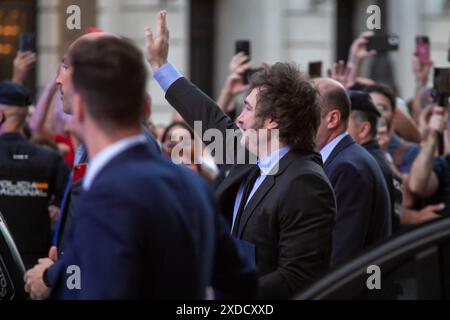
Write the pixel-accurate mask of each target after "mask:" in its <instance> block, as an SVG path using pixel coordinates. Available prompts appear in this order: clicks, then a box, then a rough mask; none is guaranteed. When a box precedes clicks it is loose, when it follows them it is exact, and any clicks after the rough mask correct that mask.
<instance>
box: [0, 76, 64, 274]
mask: <svg viewBox="0 0 450 320" xmlns="http://www.w3.org/2000/svg"><path fill="white" fill-rule="evenodd" d="M29 105H30V95H29V93H28V91H27V90H26V89H25V88H24V87H22V86H21V85H19V84H16V83H14V82H11V81H1V82H0V212H1V213H2V214H3V216H4V218H5V220H6V223H7V224H8V226H9V229H10V230H11V233H12V235H13V237H14V239H15V241H16V244H17V247H18V249H19V252H20V253H21V256H22V258H23V260H24V263H25V265H26V266H27V267H30V266H33V265H34V264H36V263H37V259H38V258H40V257H43V256H46V255H47V253H48V249H49V247H50V244H51V222H50V215H49V210H48V208H49V205H50V203H51V202H52V203H55V204H58V205H59V203H60V201H61V199H62V196H63V193H64V188H65V184H66V183H67V179H68V175H69V172H70V169H69V167H68V166H67V165H66V163H65V162H64V160H63V159H62V157H61V156H60V155H59V154H57V153H56V152H53V151H51V150H48V149H45V148H43V147H40V146H37V145H34V144H32V143H30V142H28V141H27V140H26V139H25V138H24V137H23V136H22V134H21V132H22V129H23V126H24V124H25V122H26V117H27V115H28V106H29Z"/></svg>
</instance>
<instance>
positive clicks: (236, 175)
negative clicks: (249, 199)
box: [215, 165, 254, 201]
mask: <svg viewBox="0 0 450 320" xmlns="http://www.w3.org/2000/svg"><path fill="white" fill-rule="evenodd" d="M253 167H254V165H242V166H235V167H233V168H232V169H231V170H230V173H229V174H228V176H227V177H226V178H225V179H224V180H223V182H222V183H221V184H219V186H218V187H217V189H216V192H215V193H216V196H217V199H219V200H222V199H223V197H224V195H225V194H226V193H227V192H228V191H229V190H230V188H233V186H235V185H240V184H241V183H242V180H243V179H244V178H245V177H246V176H247V175H248V174H249V172H250V171H251V170H252V168H253ZM226 201H229V199H226Z"/></svg>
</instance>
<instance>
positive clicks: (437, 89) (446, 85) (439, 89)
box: [433, 68, 450, 107]
mask: <svg viewBox="0 0 450 320" xmlns="http://www.w3.org/2000/svg"><path fill="white" fill-rule="evenodd" d="M449 96H450V69H449V68H435V69H434V79H433V98H434V101H435V102H437V103H438V104H439V105H440V106H442V107H448V105H449V101H448V98H449Z"/></svg>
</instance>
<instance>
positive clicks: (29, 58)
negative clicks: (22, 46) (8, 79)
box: [12, 51, 37, 85]
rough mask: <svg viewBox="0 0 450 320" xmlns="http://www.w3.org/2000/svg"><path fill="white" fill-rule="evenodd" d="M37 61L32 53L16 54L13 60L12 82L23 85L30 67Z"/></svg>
mask: <svg viewBox="0 0 450 320" xmlns="http://www.w3.org/2000/svg"><path fill="white" fill-rule="evenodd" d="M36 60H37V57H36V54H35V53H33V52H28V51H27V52H20V51H19V52H18V53H17V55H16V57H15V59H14V68H13V79H12V80H13V81H14V82H16V83H18V84H22V85H23V84H24V82H25V80H26V79H27V76H28V73H29V72H30V69H31V67H32V66H33V65H34V64H35V62H36Z"/></svg>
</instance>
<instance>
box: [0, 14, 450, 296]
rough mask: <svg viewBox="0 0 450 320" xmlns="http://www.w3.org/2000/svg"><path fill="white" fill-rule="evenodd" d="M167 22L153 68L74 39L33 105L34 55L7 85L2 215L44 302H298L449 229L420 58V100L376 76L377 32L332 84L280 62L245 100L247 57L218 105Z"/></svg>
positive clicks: (153, 48)
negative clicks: (343, 273) (405, 240)
mask: <svg viewBox="0 0 450 320" xmlns="http://www.w3.org/2000/svg"><path fill="white" fill-rule="evenodd" d="M166 15H167V13H166V12H165V11H161V12H159V13H158V17H157V24H158V26H157V29H156V32H153V31H152V30H151V29H149V28H147V29H146V30H145V34H144V35H143V36H145V38H146V47H145V50H144V51H145V52H142V51H141V50H140V49H138V48H137V47H136V46H135V45H134V44H133V43H131V42H130V41H128V40H126V39H123V38H121V37H120V36H118V35H115V34H110V33H106V32H98V31H96V32H94V33H88V34H86V35H84V36H82V37H80V38H79V39H77V40H75V41H74V42H73V43H72V44H71V46H70V48H69V49H68V50H67V52H66V53H65V55H64V57H63V58H62V62H61V65H60V67H59V69H58V73H57V75H55V78H54V79H53V80H52V81H51V82H50V83H49V84H48V86H47V87H46V88H45V89H44V90H43V92H42V94H41V95H40V97H39V99H38V102H37V103H36V105H35V106H32V101H31V98H30V93H29V91H28V90H27V88H25V86H24V83H25V80H26V78H27V76H28V74H29V71H30V69H31V68H33V65H34V64H35V63H36V60H37V59H38V57H37V56H36V54H35V53H31V52H19V53H18V54H17V57H16V59H15V61H14V74H13V75H12V77H11V80H4V81H1V82H0V212H1V213H2V215H3V217H4V219H5V221H6V223H7V224H8V226H9V228H10V231H11V233H12V235H13V237H14V239H15V242H16V244H17V246H18V249H19V252H20V254H21V256H22V259H23V261H24V264H25V266H26V269H27V272H26V274H25V275H24V287H25V290H26V292H27V293H29V295H30V298H31V299H39V300H40V299H142V298H150V299H228V298H234V299H236V298H238V299H252V298H259V299H290V298H292V297H294V296H295V295H296V294H298V293H299V292H301V291H302V290H304V289H306V288H307V287H308V286H309V285H311V284H312V283H314V281H317V280H318V279H320V277H321V276H323V275H325V274H326V273H327V272H329V271H330V270H332V269H334V268H337V267H339V266H341V265H343V264H345V263H346V262H348V261H350V260H351V259H353V258H355V257H357V256H358V255H360V254H361V253H363V252H364V251H366V250H367V249H369V248H371V247H373V246H376V245H378V244H381V243H383V242H386V241H389V239H391V238H392V237H394V236H395V235H397V234H399V233H401V232H405V231H408V230H409V229H410V228H411V227H415V226H419V225H421V224H424V223H427V222H429V221H432V220H435V219H439V218H442V217H445V216H446V215H448V214H449V212H450V134H449V132H450V130H447V129H448V125H449V121H448V119H449V118H448V110H446V108H444V107H445V106H443V105H439V104H438V103H436V102H435V100H433V99H432V94H431V90H430V87H429V85H428V82H429V81H428V80H429V76H430V73H431V71H432V69H433V64H432V62H430V63H427V64H424V63H423V62H421V61H420V60H419V59H418V58H417V57H415V56H413V55H412V60H413V68H412V71H411V72H412V74H411V75H401V76H403V77H410V76H412V75H413V76H414V77H415V79H416V84H417V88H416V91H415V96H414V97H413V98H412V99H411V100H410V101H409V102H405V100H403V99H401V98H400V97H398V95H397V94H396V93H395V91H394V90H393V88H390V87H389V86H387V85H385V84H382V83H376V82H375V81H373V80H371V79H367V78H362V77H361V66H362V63H363V61H364V60H365V59H366V58H368V57H371V56H374V55H376V54H377V52H374V51H369V50H367V42H368V39H369V38H370V37H371V36H373V34H371V33H370V32H369V33H363V34H362V35H361V36H360V37H358V39H356V40H355V41H354V43H353V44H352V47H351V48H350V50H349V58H348V60H347V62H344V61H339V62H337V63H335V64H334V65H333V68H332V69H331V70H329V72H328V76H327V77H325V78H315V79H311V78H310V77H309V76H308V75H307V74H305V73H304V72H302V71H301V70H300V69H299V67H298V66H297V65H296V64H294V63H276V64H274V65H269V64H263V65H262V67H261V70H260V71H258V72H257V73H255V74H254V75H252V77H251V78H250V81H249V83H248V84H247V81H246V77H247V75H248V72H249V70H250V69H251V68H252V62H251V61H250V59H249V58H248V57H247V56H246V55H245V54H244V53H242V52H241V53H239V54H237V55H236V56H235V57H233V59H232V60H231V63H230V75H229V77H228V78H227V80H226V81H225V84H224V86H223V89H222V90H221V93H220V96H219V97H218V99H217V101H214V99H213V98H211V97H208V96H207V95H206V94H204V93H203V92H202V91H201V90H200V89H199V88H198V87H196V86H195V84H193V83H191V82H190V81H189V80H188V79H186V78H185V77H183V75H181V74H180V72H179V71H178V70H177V69H176V67H175V66H174V65H172V64H171V63H170V62H169V61H168V55H169V51H170V46H169V30H168V26H167V22H166ZM144 57H145V59H144ZM145 60H147V63H149V65H150V66H151V68H152V70H153V74H154V78H155V80H156V81H157V82H158V83H159V85H160V87H161V89H162V90H163V91H164V92H165V97H166V99H167V101H168V103H169V104H170V105H171V106H172V107H173V109H174V117H173V123H172V124H170V125H169V126H167V127H162V126H158V125H155V124H154V123H153V122H152V120H151V119H152V118H151V104H152V100H151V97H150V96H149V95H148V93H146V91H145V88H146V82H147V76H148V75H147V72H146V65H145V64H144V61H145ZM196 123H201V126H196ZM196 130H197V131H196ZM210 130H215V131H216V132H218V133H220V134H221V135H222V136H223V137H226V139H225V140H226V143H225V144H222V145H219V147H217V145H216V144H215V143H214V141H212V139H210V137H209V135H208V132H210ZM230 132H233V134H232V137H231V139H228V137H229V133H230ZM255 132H256V133H257V134H256V135H255V134H253V133H255ZM440 137H444V139H443V140H444V153H443V154H440V152H439V150H438V149H439V148H438V145H439V139H440ZM213 146H214V148H211V147H213ZM199 150H200V152H199ZM221 156H224V157H225V158H226V161H224V159H219V158H220V157H221ZM252 158H254V159H255V161H251V160H249V159H252ZM242 160H243V161H242ZM71 266H77V267H78V268H79V270H80V271H81V273H80V276H81V277H80V279H79V284H80V285H79V286H77V285H73V286H69V285H68V282H70V281H71V275H72V274H71V273H70V272H68V270H72V269H71V268H70V267H71ZM72 280H73V279H72Z"/></svg>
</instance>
